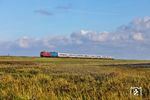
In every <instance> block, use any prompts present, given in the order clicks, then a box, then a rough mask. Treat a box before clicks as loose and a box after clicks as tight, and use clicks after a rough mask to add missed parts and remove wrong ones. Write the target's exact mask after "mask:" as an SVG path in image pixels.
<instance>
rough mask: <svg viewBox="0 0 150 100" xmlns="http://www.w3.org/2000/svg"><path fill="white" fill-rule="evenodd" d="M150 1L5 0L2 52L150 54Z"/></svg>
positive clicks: (0, 8) (1, 1)
mask: <svg viewBox="0 0 150 100" xmlns="http://www.w3.org/2000/svg"><path fill="white" fill-rule="evenodd" d="M149 4H150V1H149V0H0V12H1V14H0V22H1V23H0V35H1V37H0V46H1V48H0V55H6V54H8V53H10V54H12V55H29V56H30V55H37V56H38V55H39V54H38V53H39V52H40V50H43V49H45V50H48V51H51V50H53V51H54V50H55V51H60V52H71V53H72V52H73V53H89V54H100V55H111V56H115V57H116V58H125V59H150V54H149V51H148V49H149V48H148V47H149V46H150V45H149V44H148V42H149V41H148V40H149V39H150V38H149V36H150V35H149V32H150V30H149V27H148V25H149V24H150V22H149V16H150V11H149V9H150V6H149ZM97 37H99V38H97ZM145 37H146V38H145ZM39 44H40V45H39ZM141 46H142V47H141ZM88 47H89V48H93V49H89V48H88ZM79 48H80V49H79ZM127 48H128V49H127ZM139 48H140V49H139ZM133 49H134V51H133ZM16 51H17V52H16ZM128 53H129V54H128ZM147 53H148V54H149V55H147Z"/></svg>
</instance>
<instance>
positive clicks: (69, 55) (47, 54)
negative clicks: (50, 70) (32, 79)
mask: <svg viewBox="0 0 150 100" xmlns="http://www.w3.org/2000/svg"><path fill="white" fill-rule="evenodd" d="M40 57H51V58H53V57H55V58H95V59H113V58H112V57H111V56H101V55H89V54H73V53H61V52H47V51H41V52H40Z"/></svg>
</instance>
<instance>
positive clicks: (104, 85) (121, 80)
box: [0, 57, 150, 100]
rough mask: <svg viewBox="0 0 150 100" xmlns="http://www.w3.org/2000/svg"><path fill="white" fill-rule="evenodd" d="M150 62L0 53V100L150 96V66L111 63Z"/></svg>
mask: <svg viewBox="0 0 150 100" xmlns="http://www.w3.org/2000/svg"><path fill="white" fill-rule="evenodd" d="M149 62H150V61H135V60H133V61H132V60H131V61H130V60H99V59H69V58H66V59H63V58H31V57H0V100H70V99H72V100H142V99H143V100H149V99H150V74H149V73H150V68H132V67H131V68H130V67H126V66H121V65H119V66H111V65H112V64H134V63H149ZM106 64H107V65H108V66H103V65H106ZM131 86H139V87H142V88H143V96H142V97H141V96H138V97H136V96H132V95H130V87H131Z"/></svg>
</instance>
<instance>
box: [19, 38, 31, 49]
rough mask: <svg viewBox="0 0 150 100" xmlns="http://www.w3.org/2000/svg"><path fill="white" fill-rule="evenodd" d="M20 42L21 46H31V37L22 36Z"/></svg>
mask: <svg viewBox="0 0 150 100" xmlns="http://www.w3.org/2000/svg"><path fill="white" fill-rule="evenodd" d="M18 42H19V43H18V44H19V46H20V47H21V48H29V47H30V42H31V41H30V38H28V37H26V36H24V37H22V38H20V39H19V41H18Z"/></svg>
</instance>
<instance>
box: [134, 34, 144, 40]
mask: <svg viewBox="0 0 150 100" xmlns="http://www.w3.org/2000/svg"><path fill="white" fill-rule="evenodd" d="M133 39H134V40H136V41H143V40H144V37H143V36H142V33H135V34H133Z"/></svg>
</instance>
